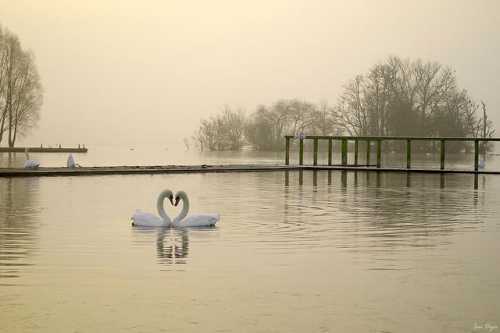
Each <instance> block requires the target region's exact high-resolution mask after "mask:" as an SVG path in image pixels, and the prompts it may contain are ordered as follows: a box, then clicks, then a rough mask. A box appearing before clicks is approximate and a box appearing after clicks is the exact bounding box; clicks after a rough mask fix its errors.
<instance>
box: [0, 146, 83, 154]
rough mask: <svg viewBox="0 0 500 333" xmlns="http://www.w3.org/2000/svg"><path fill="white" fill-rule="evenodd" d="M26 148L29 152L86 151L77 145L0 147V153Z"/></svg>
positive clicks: (14, 151)
mask: <svg viewBox="0 0 500 333" xmlns="http://www.w3.org/2000/svg"><path fill="white" fill-rule="evenodd" d="M26 149H28V151H29V152H30V153H86V152H87V151H88V149H87V148H86V147H85V146H78V147H61V146H58V147H43V146H39V147H12V148H10V147H0V153H24V151H25V150H26Z"/></svg>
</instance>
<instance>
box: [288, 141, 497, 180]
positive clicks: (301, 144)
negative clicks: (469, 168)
mask: <svg viewBox="0 0 500 333" xmlns="http://www.w3.org/2000/svg"><path fill="white" fill-rule="evenodd" d="M294 139H297V140H299V165H304V140H313V166H317V165H318V146H319V141H320V140H327V141H328V165H329V166H331V165H332V156H333V141H334V140H338V141H340V143H341V148H340V153H341V166H342V167H347V166H349V165H348V163H347V162H348V147H349V146H348V143H349V142H354V164H353V165H351V166H353V167H360V166H362V165H360V164H359V142H360V141H365V142H366V165H365V166H369V165H370V157H371V146H372V143H375V145H376V164H375V165H376V168H377V169H381V168H382V143H383V142H384V141H404V142H405V143H406V170H414V171H417V170H415V169H412V166H411V158H412V142H414V141H434V142H439V147H440V161H441V165H440V171H445V170H446V169H445V160H446V142H450V141H463V142H474V172H479V171H480V170H479V152H480V147H479V143H480V142H494V141H500V138H466V137H400V136H316V135H307V136H302V137H299V138H297V137H295V136H293V135H287V136H285V140H286V141H285V165H290V141H291V140H294ZM419 171H427V169H420V170H419Z"/></svg>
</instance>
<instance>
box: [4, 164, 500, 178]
mask: <svg viewBox="0 0 500 333" xmlns="http://www.w3.org/2000/svg"><path fill="white" fill-rule="evenodd" d="M319 170H328V171H350V172H398V173H434V174H475V175H478V174H497V175H498V174H500V171H486V170H479V171H475V170H454V169H446V170H440V169H420V168H413V169H407V168H392V167H382V168H377V167H371V166H365V167H363V166H361V167H360V166H342V165H332V166H326V165H325V166H312V165H307V166H306V165H253V164H243V165H242V164H233V165H156V166H111V167H81V168H73V169H70V168H50V167H48V168H38V169H34V170H32V169H23V168H0V178H2V177H44V176H52V177H56V176H105V175H139V174H180V173H184V174H186V173H221V172H266V171H268V172H269V171H319Z"/></svg>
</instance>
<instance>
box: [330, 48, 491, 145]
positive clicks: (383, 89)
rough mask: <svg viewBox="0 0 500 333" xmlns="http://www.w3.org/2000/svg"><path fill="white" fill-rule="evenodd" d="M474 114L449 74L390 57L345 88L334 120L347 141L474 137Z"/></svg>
mask: <svg viewBox="0 0 500 333" xmlns="http://www.w3.org/2000/svg"><path fill="white" fill-rule="evenodd" d="M478 110H479V105H478V104H477V103H475V102H474V101H473V100H472V99H471V98H470V97H469V96H468V94H467V92H466V91H465V90H459V89H458V87H457V83H456V77H455V73H454V72H453V71H452V70H451V69H450V68H448V67H444V66H442V65H440V64H438V63H435V62H427V63H424V62H422V61H421V60H416V61H409V60H403V59H400V58H398V57H389V58H388V59H387V60H386V61H385V62H384V63H382V64H377V65H375V66H374V67H372V68H371V69H370V71H369V72H368V74H367V75H364V76H363V75H358V76H356V78H355V79H354V80H352V81H351V82H349V83H348V84H347V85H346V86H345V87H344V92H343V94H342V95H341V96H340V98H339V101H338V103H337V105H336V107H335V108H334V110H333V114H334V116H335V117H336V119H337V122H338V123H339V124H340V125H341V126H342V127H343V128H344V130H345V131H346V132H347V133H349V134H351V135H378V136H384V135H393V136H478V135H479V133H477V131H478V127H477V126H478V120H477V118H478V116H477V114H478ZM483 118H485V116H483ZM485 126H486V127H488V128H489V129H490V130H491V131H492V130H493V125H492V124H491V122H489V123H488V125H484V126H482V127H481V129H483V128H484V127H485ZM483 132H484V129H483ZM483 135H486V134H484V133H483ZM452 146H453V145H452ZM462 148H463V147H458V146H457V147H456V149H462Z"/></svg>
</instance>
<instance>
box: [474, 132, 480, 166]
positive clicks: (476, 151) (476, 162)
mask: <svg viewBox="0 0 500 333" xmlns="http://www.w3.org/2000/svg"><path fill="white" fill-rule="evenodd" d="M478 170H479V140H477V139H476V140H474V171H478Z"/></svg>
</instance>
